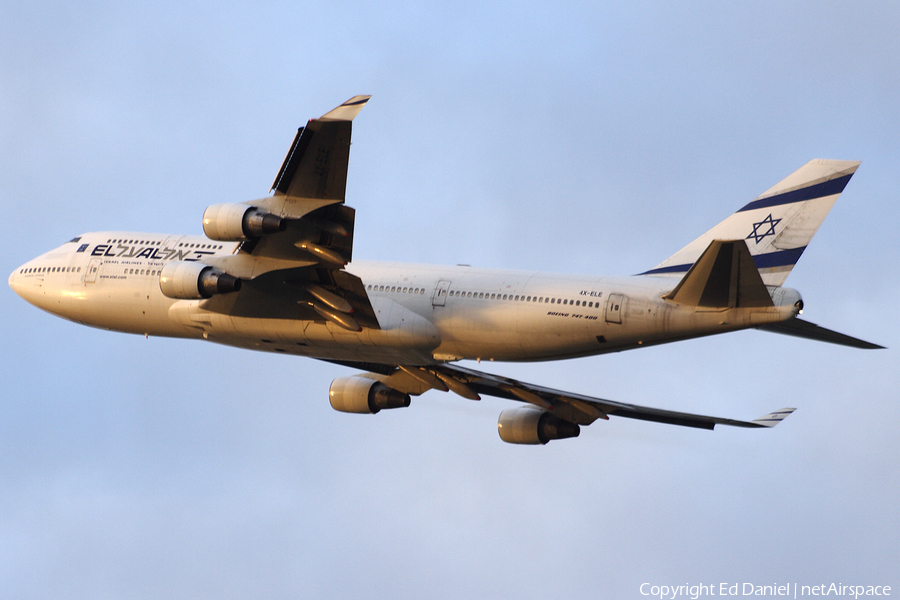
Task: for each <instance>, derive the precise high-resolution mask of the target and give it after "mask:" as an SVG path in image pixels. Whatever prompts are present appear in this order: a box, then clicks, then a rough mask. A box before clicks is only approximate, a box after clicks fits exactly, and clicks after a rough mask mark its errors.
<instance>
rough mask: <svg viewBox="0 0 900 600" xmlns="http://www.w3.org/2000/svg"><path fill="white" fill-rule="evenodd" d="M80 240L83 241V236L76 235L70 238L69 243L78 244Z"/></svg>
mask: <svg viewBox="0 0 900 600" xmlns="http://www.w3.org/2000/svg"><path fill="white" fill-rule="evenodd" d="M80 241H81V236H80V235H79V236H78V237H74V238H72V239H71V240H69V241H68V243H69V244H71V243H76V244H77V243H78V242H80Z"/></svg>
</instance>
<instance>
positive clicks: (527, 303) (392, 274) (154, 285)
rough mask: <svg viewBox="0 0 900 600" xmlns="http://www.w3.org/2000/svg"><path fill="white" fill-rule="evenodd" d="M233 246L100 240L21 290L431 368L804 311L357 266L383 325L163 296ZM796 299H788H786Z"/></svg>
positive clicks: (51, 303) (140, 326) (253, 338)
mask: <svg viewBox="0 0 900 600" xmlns="http://www.w3.org/2000/svg"><path fill="white" fill-rule="evenodd" d="M237 248H238V244H237V243H234V242H215V241H212V240H209V239H208V238H205V237H201V236H180V235H161V234H141V233H128V232H99V233H90V234H85V235H83V236H80V238H76V239H75V240H74V241H72V242H68V243H66V244H63V245H62V246H60V247H59V248H57V249H55V250H52V251H51V252H48V253H46V254H43V255H41V256H39V257H37V258H35V259H34V260H32V261H29V262H28V263H26V264H24V265H22V266H21V267H19V268H18V269H16V270H15V272H13V273H12V275H10V277H9V284H10V286H11V287H12V288H13V289H14V290H15V291H16V293H18V294H19V295H20V296H22V297H23V298H24V299H26V300H27V301H28V302H30V303H32V304H34V305H35V306H37V307H39V308H41V309H43V310H46V311H48V312H50V313H53V314H55V315H58V316H61V317H64V318H66V319H70V320H72V321H76V322H78V323H82V324H84V325H90V326H93V327H100V328H104V329H111V330H116V331H122V332H128V333H136V334H144V335H153V336H170V337H186V338H201V339H207V340H210V341H214V342H218V343H223V344H228V345H232V346H239V347H243V348H250V349H256V350H264V351H270V352H283V353H289V354H296V355H302V356H311V357H316V358H323V359H329V360H338V361H353V362H375V363H387V364H429V363H434V362H443V361H450V360H458V359H479V360H498V361H538V360H553V359H563V358H572V357H576V356H587V355H592V354H602V353H606V352H617V351H621V350H625V349H629V348H636V347H640V346H642V345H651V344H658V343H664V342H670V341H676V340H681V339H686V338H691V337H699V336H704V335H710V334H715V333H722V332H725V331H732V330H736V329H743V328H747V327H754V326H757V325H762V324H765V323H774V322H779V321H784V320H786V319H789V318H791V317H793V316H795V315H796V313H797V308H796V307H795V306H794V304H795V300H796V299H798V298H799V295H796V293H795V292H793V293H792V294H790V295H789V296H788V297H785V298H784V301H783V302H778V301H776V302H775V306H774V307H768V308H746V309H744V308H732V309H708V310H702V309H696V308H694V307H689V308H685V307H681V306H679V305H678V304H676V303H674V302H671V301H668V300H664V299H663V298H662V296H663V295H664V294H666V293H667V292H669V291H670V290H671V289H672V288H673V287H674V286H675V284H676V283H677V279H671V278H656V277H641V276H639V277H616V278H608V277H579V276H563V275H553V274H546V273H535V272H526V271H506V270H499V269H483V268H474V267H468V266H434V265H417V264H405V263H384V262H367V261H353V262H352V263H350V264H349V265H347V267H346V268H347V271H349V272H350V273H352V274H354V275H356V276H358V277H359V278H360V279H361V280H362V282H363V284H364V285H365V288H366V294H367V295H368V297H369V300H370V302H371V304H372V307H373V309H374V311H375V314H376V317H377V319H378V323H379V326H380V328H378V329H376V328H368V327H367V328H363V330H362V331H360V332H353V331H349V330H347V329H345V328H342V327H339V326H337V325H335V324H334V323H331V322H328V321H327V320H320V321H312V320H300V319H299V318H296V319H292V318H284V315H279V317H278V318H259V317H240V316H232V315H231V314H228V313H226V312H221V311H217V310H209V308H210V306H211V305H210V304H209V303H210V301H208V300H173V299H171V298H168V297H166V296H164V295H163V294H162V292H161V291H160V285H159V272H160V270H161V269H162V267H163V266H164V265H165V264H166V263H168V262H170V261H173V260H181V261H198V262H203V263H207V264H213V265H214V264H215V263H216V261H217V260H219V259H222V258H225V257H231V256H233V255H234V254H235V253H236V252H237ZM785 291H790V290H785Z"/></svg>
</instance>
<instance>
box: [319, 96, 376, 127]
mask: <svg viewBox="0 0 900 600" xmlns="http://www.w3.org/2000/svg"><path fill="white" fill-rule="evenodd" d="M371 97H372V96H353V97H352V98H350V99H349V100H347V101H346V102H344V103H343V104H341V105H340V106H338V107H337V108H335V109H334V110H330V111H328V112H327V113H325V114H324V115H322V116H321V117H319V118H320V119H327V120H329V121H352V120H353V118H354V117H355V116H356V115H358V114H359V111H361V110H362V107H363V106H365V105H366V102H368V101H369V98H371Z"/></svg>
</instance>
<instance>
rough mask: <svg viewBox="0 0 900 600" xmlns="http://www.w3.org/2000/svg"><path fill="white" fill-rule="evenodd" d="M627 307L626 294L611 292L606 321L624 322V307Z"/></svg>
mask: <svg viewBox="0 0 900 600" xmlns="http://www.w3.org/2000/svg"><path fill="white" fill-rule="evenodd" d="M623 308H625V296H624V295H622V294H610V295H609V300H607V301H606V322H607V323H619V324H621V323H622V309H623Z"/></svg>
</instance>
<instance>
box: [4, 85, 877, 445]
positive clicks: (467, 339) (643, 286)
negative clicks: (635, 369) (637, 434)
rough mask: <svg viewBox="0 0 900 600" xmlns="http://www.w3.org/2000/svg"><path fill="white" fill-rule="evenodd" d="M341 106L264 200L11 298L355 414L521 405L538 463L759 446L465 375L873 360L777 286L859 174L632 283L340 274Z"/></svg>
mask: <svg viewBox="0 0 900 600" xmlns="http://www.w3.org/2000/svg"><path fill="white" fill-rule="evenodd" d="M368 100H369V96H356V97H354V98H351V99H350V100H348V101H347V102H345V103H343V104H341V105H340V106H338V107H337V108H335V109H334V110H332V111H330V112H328V113H326V114H325V115H323V116H322V117H320V118H318V119H313V120H311V121H309V123H307V125H306V126H305V127H302V128H301V129H300V130H299V131H298V132H297V135H296V137H295V138H294V142H293V144H292V145H291V147H290V149H289V151H288V153H287V156H286V157H285V159H284V162H283V164H282V165H281V169H280V170H279V172H278V175H277V177H276V178H275V182H274V183H273V185H272V188H271V190H270V191H274V194H273V195H271V196H269V197H267V198H263V199H261V200H253V201H250V202H245V203H243V204H216V205H213V206H210V207H208V208H207V209H206V212H204V214H203V231H204V233H205V234H206V237H200V236H188V235H166V234H152V233H133V232H124V231H104V232H95V233H85V234H83V235H80V236H78V237H76V238H74V239H72V240H70V241H68V242H66V243H65V244H63V245H62V246H60V247H58V248H56V249H55V250H51V251H50V252H47V253H46V254H43V255H41V256H39V257H37V258H35V259H34V260H31V261H29V262H27V263H25V264H24V265H22V266H21V267H19V268H18V269H16V270H15V272H13V273H12V275H10V277H9V285H10V287H12V289H13V290H15V292H16V293H17V294H18V295H19V296H21V297H22V298H24V299H25V300H27V301H28V302H30V303H31V304H33V305H35V306H37V307H38V308H41V309H43V310H46V311H48V312H50V313H52V314H55V315H58V316H60V317H63V318H66V319H69V320H72V321H75V322H76V323H81V324H84V325H90V326H93V327H100V328H104V329H111V330H115V331H123V332H128V333H136V334H141V335H145V336H151V335H152V336H171V337H184V338H195V339H202V340H208V341H211V342H217V343H220V344H228V345H231V346H238V347H242V348H249V349H253V350H264V351H268V352H282V353H287V354H295V355H298V356H307V357H312V358H317V359H321V360H326V361H329V362H333V363H337V364H341V365H345V366H348V367H353V368H356V369H358V370H361V371H364V372H362V373H359V374H357V375H352V376H349V377H341V378H338V379H335V380H334V381H333V382H332V384H331V388H330V391H329V397H330V400H331V405H332V406H333V407H334V408H335V409H336V410H339V411H344V412H350V413H377V412H379V411H380V410H382V409H388V408H399V407H404V406H409V404H410V396H418V395H420V394H423V393H424V392H426V391H428V390H440V391H443V392H447V391H451V392H453V393H455V394H457V395H459V396H461V397H462V398H466V399H468V400H479V399H480V397H481V395H490V396H498V397H501V398H507V399H509V400H515V401H519V402H521V403H524V406H519V407H517V408H512V409H509V410H504V411H503V412H502V413H501V414H500V419H499V422H498V428H499V432H500V437H501V438H502V439H503V440H504V441H506V442H510V443H514V444H545V443H547V442H548V441H549V440H554V439H562V438H569V437H575V436H577V435H578V434H579V431H580V426H584V425H589V424H591V423H593V422H594V421H595V420H597V419H608V417H609V416H610V415H614V416H617V417H628V418H632V419H643V420H646V421H657V422H662V423H671V424H675V425H684V426H688V427H700V428H705V429H712V428H713V427H715V426H716V425H719V424H722V425H735V426H739V427H773V426H774V425H776V424H778V423H779V422H780V421H781V420H782V419H784V418H785V417H787V416H788V415H789V414H790V413H791V412H792V411H793V410H794V409H793V408H782V409H779V410H776V411H775V412H772V413H769V414H767V415H765V416H763V417H760V418H758V419H755V420H752V421H738V420H733V419H722V418H717V417H710V416H703V415H694V414H688V413H681V412H674V411H670V410H662V409H657V408H648V407H644V406H637V405H632V404H625V403H622V402H616V401H613V400H607V399H603V398H596V397H592V396H584V395H580V394H574V393H571V392H566V391H562V390H555V389H551V388H547V387H543V386H540V385H535V384H532V383H526V382H523V381H518V380H515V379H510V378H507V377H501V376H498V375H493V374H489V373H484V372H480V371H477V370H474V369H471V368H469V367H467V366H462V365H460V364H459V361H461V360H479V361H480V360H482V359H484V360H494V361H546V360H559V359H566V358H572V357H579V356H590V355H595V354H605V353H607V352H619V351H622V350H629V349H632V348H641V347H643V346H650V345H654V344H662V343H666V342H674V341H678V340H685V339H689V338H695V337H700V336H707V335H712V334H717V333H724V332H726V331H736V330H739V329H747V328H751V327H755V328H758V329H764V330H768V331H773V332H776V333H784V334H789V335H796V336H800V337H806V338H811V339H814V340H821V341H826V342H833V343H837V344H843V345H847V346H853V347H856V348H880V346H877V345H875V344H870V343H868V342H864V341H862V340H858V339H855V338H852V337H849V336H846V335H843V334H839V333H836V332H834V331H830V330H828V329H825V328H822V327H818V326H816V325H814V324H812V323H809V322H807V321H802V320H800V319H799V318H798V315H799V314H800V312H801V310H802V309H803V301H802V300H801V298H800V294H799V293H797V292H796V291H794V290H792V289H789V288H785V287H782V284H783V283H784V281H785V279H786V278H787V276H788V274H789V273H790V272H791V269H792V268H793V267H794V265H795V264H796V263H797V260H798V259H799V258H800V255H801V254H802V253H803V250H804V249H805V248H806V246H807V244H809V241H810V240H811V239H812V237H813V235H814V234H815V232H816V230H817V229H818V227H819V225H820V224H821V223H822V220H823V219H824V218H825V216H826V215H827V214H828V211H829V210H830V209H831V207H832V205H833V204H834V202H835V201H836V200H837V198H838V196H839V195H840V193H841V192H842V191H843V189H844V187H845V186H846V185H847V182H849V181H850V177H851V176H852V175H853V173H854V172H855V171H856V168H857V167H858V166H859V163H858V162H850V161H838V160H813V161H810V162H808V163H807V164H805V165H803V166H802V167H800V169H798V170H797V171H795V172H794V173H793V174H791V175H789V176H788V177H787V178H785V179H783V180H782V181H781V182H779V183H778V184H776V185H775V186H774V187H772V188H771V189H769V190H768V191H766V192H765V193H764V194H762V195H761V196H759V197H758V198H756V199H755V200H753V201H752V202H750V203H749V204H747V205H745V206H744V207H742V208H741V209H740V210H738V211H737V212H736V213H734V214H733V215H731V216H730V217H728V218H727V219H725V220H724V221H722V222H721V223H719V224H718V225H716V226H715V227H713V228H712V229H710V230H709V231H707V232H706V233H704V234H703V235H701V236H700V237H698V238H697V239H696V240H694V241H693V242H691V243H690V244H688V245H687V246H685V247H684V248H682V249H681V250H679V251H678V252H676V253H675V254H673V255H672V256H670V257H669V258H667V259H666V260H664V261H663V262H661V263H660V264H659V265H657V266H655V267H653V268H652V269H649V270H647V271H645V272H643V273H641V274H639V275H636V276H632V277H576V276H565V275H558V274H550V273H534V272H526V271H505V270H499V269H481V268H473V267H467V266H453V267H446V266H432V265H418V264H406V263H383V262H366V261H361V260H353V231H354V226H355V221H356V219H355V216H356V212H355V211H354V209H352V208H350V207H349V206H346V205H345V204H344V192H345V188H346V181H347V164H348V159H349V154H350V132H351V125H352V121H353V119H354V117H356V115H357V114H358V113H359V111H360V110H361V109H362V107H363V106H364V105H365V104H366V102H367V101H368Z"/></svg>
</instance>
